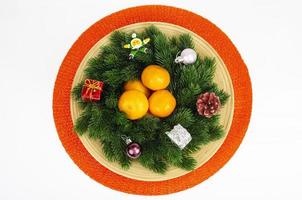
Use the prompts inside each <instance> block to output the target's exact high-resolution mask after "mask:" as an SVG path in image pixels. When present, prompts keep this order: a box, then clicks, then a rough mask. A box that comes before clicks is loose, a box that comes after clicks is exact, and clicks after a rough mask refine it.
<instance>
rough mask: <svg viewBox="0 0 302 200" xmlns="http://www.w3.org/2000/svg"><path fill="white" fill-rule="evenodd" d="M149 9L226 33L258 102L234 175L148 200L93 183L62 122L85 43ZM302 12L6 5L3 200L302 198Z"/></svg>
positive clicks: (250, 5)
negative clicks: (105, 24)
mask: <svg viewBox="0 0 302 200" xmlns="http://www.w3.org/2000/svg"><path fill="white" fill-rule="evenodd" d="M143 4H166V5H173V6H177V7H181V8H185V9H188V10H191V11H193V12H195V13H198V14H200V15H202V16H204V17H206V18H208V19H209V20H210V21H212V22H213V23H215V24H216V25H217V26H218V27H220V28H221V29H222V30H223V31H224V32H225V33H226V34H227V35H228V36H229V37H230V38H231V40H232V41H233V42H234V44H235V45H236V46H237V48H238V50H239V52H240V53H241V55H242V57H243V59H244V60H245V62H246V64H247V66H248V69H249V72H250V76H251V79H252V83H253V98H254V101H253V114H252V119H251V123H250V126H249V130H248V132H247V135H246V137H245V139H244V141H243V143H242V145H241V146H240V148H239V150H238V151H237V152H236V154H235V155H234V157H233V158H232V159H231V161H230V162H229V163H227V165H226V166H225V167H223V168H222V169H221V170H220V171H219V172H218V173H216V174H215V175H214V176H212V177H210V179H209V180H207V181H205V182H203V183H202V184H199V185H197V186H195V187H194V188H192V189H189V190H186V191H183V192H179V193H176V194H172V195H167V196H162V197H147V198H146V197H144V196H136V195H129V194H125V193H121V192H117V191H114V190H111V189H109V188H107V187H104V186H103V185H101V184H99V183H97V182H95V181H93V180H92V179H90V178H89V177H87V176H86V175H85V174H84V173H83V172H82V171H81V170H80V169H79V168H78V167H77V166H76V165H75V164H74V163H73V162H72V160H71V159H70V158H69V156H68V155H67V153H66V152H65V150H64V149H63V147H62V145H61V143H60V140H59V138H58V136H57V133H56V129H55V126H54V121H53V117H52V93H53V87H54V82H55V78H56V74H57V72H58V69H59V67H60V64H61V62H62V60H63V58H64V56H65V54H66V53H67V51H68V49H69V48H70V47H71V45H72V44H73V43H74V41H75V40H76V39H77V37H78V36H79V35H80V34H81V33H82V32H83V31H84V30H85V29H87V28H88V27H89V26H90V25H91V24H93V23H94V22H96V21H97V20H99V19H100V18H102V17H104V16H106V15H108V14H110V13H112V12H115V11H118V10H120V9H124V8H126V7H130V6H135V5H143ZM301 9H302V5H301V1H298V0H297V1H293V0H292V1H290V0H286V1H285V0H284V1H279V0H266V1H260V0H256V1H251V0H249V1H241V0H238V1H236V0H228V1H216V0H199V1H196V0H186V1H183V0H182V1H155V0H153V1H149V0H140V1H139V0H132V1H125V0H110V1H100V0H90V1H88V0H82V1H75V0H64V1H63V0H51V1H41V0H36V1H35V0H28V1H21V0H18V1H17V0H1V1H0V74H1V78H0V95H1V98H0V126H1V129H0V134H1V135H0V199H1V200H7V199H26V200H27V199H28V200H38V199H51V200H55V199H73V200H76V199H87V200H90V199H126V200H127V199H157V198H160V199H193V198H194V197H196V198H200V199H222V198H223V199H231V198H232V199H259V198H261V199H264V198H266V199H275V200H276V199H285V198H286V199H291V200H294V199H302V188H301V187H302V181H301V179H302V155H301V154H302V117H301V113H302V106H301V97H302V81H301V79H302V64H301V56H302V50H301V49H302V48H301V46H302V39H301V37H302V22H301V19H302V12H301Z"/></svg>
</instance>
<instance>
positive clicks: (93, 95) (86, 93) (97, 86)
mask: <svg viewBox="0 0 302 200" xmlns="http://www.w3.org/2000/svg"><path fill="white" fill-rule="evenodd" d="M103 85H104V83H103V82H102V81H96V80H92V79H86V80H85V84H84V85H83V88H82V100H83V101H99V100H100V99H101V95H102V92H103Z"/></svg>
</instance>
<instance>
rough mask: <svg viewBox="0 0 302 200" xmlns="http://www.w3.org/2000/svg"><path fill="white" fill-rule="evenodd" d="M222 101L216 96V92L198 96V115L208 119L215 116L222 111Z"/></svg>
mask: <svg viewBox="0 0 302 200" xmlns="http://www.w3.org/2000/svg"><path fill="white" fill-rule="evenodd" d="M220 106H221V104H220V100H219V97H218V96H216V94H215V93H214V92H211V93H210V92H206V93H204V94H201V95H199V96H198V99H197V102H196V108H197V111H198V113H199V114H200V115H201V116H205V117H207V118H210V117H212V116H213V115H215V114H216V113H217V112H218V111H219V109H220Z"/></svg>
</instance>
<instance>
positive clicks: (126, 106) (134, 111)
mask: <svg viewBox="0 0 302 200" xmlns="http://www.w3.org/2000/svg"><path fill="white" fill-rule="evenodd" d="M148 107H149V103H148V99H147V97H146V95H145V94H144V93H142V92H139V91H137V90H128V91H125V92H124V93H123V94H122V96H121V97H120V98H119V101H118V108H119V110H120V111H121V112H125V113H126V115H127V118H128V119H131V120H135V119H139V118H141V117H143V116H144V115H145V114H146V113H147V111H148Z"/></svg>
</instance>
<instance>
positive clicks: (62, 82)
mask: <svg viewBox="0 0 302 200" xmlns="http://www.w3.org/2000/svg"><path fill="white" fill-rule="evenodd" d="M150 24H154V25H156V26H157V27H159V28H160V29H161V30H162V31H163V32H165V33H166V34H167V35H178V34H181V33H187V32H189V33H190V34H191V35H192V37H193V39H194V43H195V46H196V49H197V51H198V53H199V54H200V55H201V56H211V57H215V58H216V61H217V71H216V74H215V82H216V83H218V85H219V87H220V88H222V89H224V90H225V91H227V92H228V93H229V94H231V98H230V100H229V101H228V103H227V105H225V107H224V108H223V109H222V111H221V115H222V117H221V124H222V125H223V126H224V128H225V130H226V132H227V134H226V137H225V138H222V139H221V140H218V141H215V142H212V143H210V144H208V145H206V146H203V148H202V149H201V150H200V151H199V152H197V153H196V154H195V155H194V156H195V158H196V159H197V160H198V167H197V169H195V170H193V171H191V172H189V173H188V172H187V171H183V170H180V169H178V168H172V167H171V168H170V169H169V171H168V173H167V174H165V175H164V176H162V175H158V174H155V173H152V172H150V171H149V170H146V169H145V168H143V167H141V166H140V165H139V164H138V163H135V164H134V165H133V166H132V167H131V168H130V170H128V171H125V170H121V169H120V167H119V166H118V165H116V164H115V163H110V162H108V161H107V160H106V159H105V158H104V156H103V154H102V150H101V147H100V145H99V143H98V142H97V141H93V140H90V139H89V138H87V137H86V136H83V137H80V138H79V137H78V136H77V134H76V133H74V131H73V121H74V120H75V119H76V118H77V116H78V114H79V113H80V110H79V109H78V108H77V105H76V103H75V102H73V101H71V94H70V91H71V89H72V87H73V86H74V84H76V83H77V82H79V81H80V80H82V79H83V69H84V68H85V67H86V66H87V65H86V63H87V60H89V58H91V57H93V56H95V55H96V53H97V52H98V50H99V47H100V45H105V44H106V43H107V42H108V35H109V34H110V33H111V32H112V31H114V30H117V29H120V30H123V31H127V32H133V31H136V32H139V31H140V30H142V28H144V27H146V26H148V25H150ZM104 98H105V97H104ZM251 107H252V90H251V82H250V78H249V75H248V71H247V68H246V66H245V64H244V62H243V61H242V59H241V57H240V54H239V53H238V51H237V50H236V48H235V46H234V45H233V44H232V42H231V41H230V40H229V39H228V37H227V36H226V35H225V34H224V33H223V32H222V31H221V30H220V29H218V28H217V27H216V26H215V25H213V24H212V23H211V22H209V21H208V20H206V19H204V18H202V17H200V16H198V15H196V14H194V13H191V12H189V11H185V10H182V9H178V8H173V7H167V6H140V7H135V8H129V9H126V10H122V11H120V12H117V13H114V14H112V15H110V16H107V17H105V18H103V19H102V20H100V21H98V22H97V23H95V24H94V25H93V26H91V27H90V28H89V29H88V30H87V31H85V32H84V33H83V34H82V35H81V36H80V38H79V39H78V40H77V41H76V42H75V43H74V45H73V46H72V47H71V49H70V50H69V52H68V54H67V55H66V57H65V59H64V61H63V63H62V65H61V68H60V70H59V73H58V76H57V80H56V84H55V88H54V98H53V112H54V119H55V123H56V128H57V131H58V134H59V137H60V140H61V141H62V144H63V146H64V148H65V149H66V151H67V152H68V154H69V155H70V157H71V158H72V159H73V161H74V162H75V163H76V164H77V165H78V166H79V167H80V168H81V169H82V170H83V171H84V172H85V173H86V174H87V175H89V176H90V177H91V178H93V179H94V180H96V181H98V182H100V183H102V184H104V185H106V186H108V187H111V188H113V189H116V190H120V191H123V192H127V193H134V194H145V195H158V194H167V193H172V192H177V191H181V190H184V189H187V188H189V187H192V186H194V185H196V184H198V183H200V182H202V181H203V180H205V179H207V178H208V177H210V176H211V175H213V174H214V173H215V172H216V171H217V170H219V169H220V168H221V167H222V166H223V165H224V164H225V163H226V162H227V161H228V160H229V159H230V158H231V157H232V155H233V154H234V152H235V151H236V149H237V148H238V147H239V145H240V143H241V141H242V139H243V137H244V135H245V132H246V130H247V127H248V123H249V119H250V115H251Z"/></svg>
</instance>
